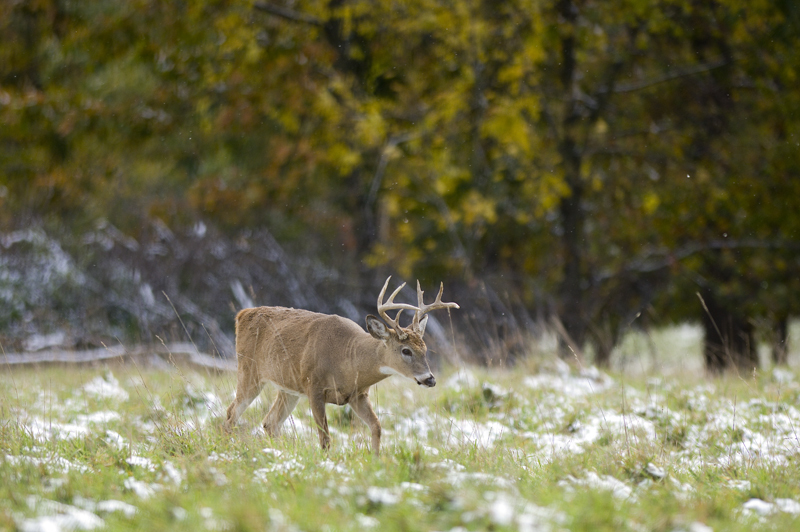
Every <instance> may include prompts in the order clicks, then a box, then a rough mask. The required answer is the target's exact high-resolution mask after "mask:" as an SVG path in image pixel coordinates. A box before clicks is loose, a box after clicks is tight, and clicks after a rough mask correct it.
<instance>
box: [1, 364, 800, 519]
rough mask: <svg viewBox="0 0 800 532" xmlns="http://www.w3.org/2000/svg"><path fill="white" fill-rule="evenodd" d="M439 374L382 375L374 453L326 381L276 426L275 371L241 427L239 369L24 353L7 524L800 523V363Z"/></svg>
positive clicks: (12, 394) (15, 394) (9, 379)
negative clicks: (269, 424)
mask: <svg viewBox="0 0 800 532" xmlns="http://www.w3.org/2000/svg"><path fill="white" fill-rule="evenodd" d="M534 366H535V367H534ZM437 378H438V380H439V382H440V384H439V385H437V387H436V388H434V389H430V390H429V389H422V388H419V387H416V386H414V385H413V384H411V383H408V384H407V383H406V382H404V381H402V380H400V379H399V378H397V377H393V378H391V379H389V380H387V381H384V382H383V383H381V384H379V385H378V386H377V388H376V389H374V390H373V393H372V397H373V404H374V405H375V406H376V410H377V411H378V416H379V418H380V419H381V423H382V425H383V427H384V434H383V438H382V445H383V448H382V454H381V456H380V457H378V458H374V457H373V456H372V455H371V453H370V450H369V434H368V431H367V430H366V427H364V426H363V424H362V423H361V422H360V421H359V420H358V419H357V418H355V417H354V416H353V414H352V412H350V411H349V409H348V408H346V407H345V408H343V407H336V406H329V407H328V416H329V422H330V426H331V429H332V438H333V447H332V449H331V450H330V451H329V452H327V453H325V452H323V451H321V450H320V449H319V446H318V443H317V437H316V434H315V432H314V430H312V426H313V421H312V419H311V415H310V411H309V408H308V403H307V401H301V402H300V404H299V405H298V408H297V409H296V410H295V412H294V415H293V416H292V418H291V420H290V422H287V424H286V426H285V433H284V435H283V436H282V437H281V438H278V439H275V440H271V439H270V438H268V437H266V436H264V435H263V433H261V432H260V430H258V428H259V422H260V419H261V418H262V417H263V416H264V415H265V413H266V409H267V408H268V406H269V401H270V399H271V397H270V395H271V393H272V391H269V390H268V391H266V392H265V394H264V395H263V396H262V400H261V402H259V403H257V404H254V405H253V406H251V408H250V409H249V410H248V411H247V412H246V413H245V415H244V416H243V420H242V422H241V424H240V427H239V429H238V431H237V432H236V433H235V434H234V435H232V436H231V435H223V434H222V433H221V432H220V431H219V425H220V422H221V416H222V415H223V414H224V411H225V408H226V407H227V404H228V402H229V401H230V399H231V394H232V392H233V387H234V382H235V379H234V376H233V375H231V374H223V375H211V374H204V373H197V372H194V371H191V370H189V369H186V368H172V369H155V368H137V367H114V368H105V367H101V368H95V369H76V368H68V367H67V368H49V369H48V368H45V369H39V370H30V369H28V370H15V371H5V372H4V373H3V374H2V375H0V448H1V450H2V452H0V529H8V530H14V529H18V530H45V529H46V528H44V527H45V526H48V525H50V526H58V527H60V528H61V529H65V530H70V529H82V528H83V529H91V528H94V527H99V526H104V527H105V529H106V530H132V529H145V530H146V529H152V530H162V529H170V530H243V531H244V530H265V529H266V530H336V531H338V530H344V531H346V530H365V529H370V528H372V529H375V530H381V531H382V532H383V531H387V532H388V531H394V530H397V531H400V530H440V531H446V530H455V531H461V530H498V531H502V530H530V531H534V530H536V531H538V530H553V531H556V530H574V531H579V530H587V531H588V530H592V531H601V530H613V531H614V532H619V531H623V530H632V531H641V530H655V531H673V530H695V531H700V530H706V529H705V528H703V527H704V526H706V527H710V528H712V529H714V530H752V529H755V528H761V529H775V530H786V529H789V528H792V527H797V526H798V518H800V503H798V502H797V501H800V460H799V459H800V454H799V453H798V451H800V443H799V442H800V440H798V436H797V434H796V430H795V429H796V427H798V425H800V411H799V410H798V409H797V408H796V406H795V405H797V404H798V400H799V399H800V385H798V383H797V380H796V378H795V376H793V375H791V374H788V373H776V374H775V375H773V374H772V373H769V372H766V373H764V374H757V375H751V376H748V378H747V379H746V380H743V379H741V378H737V377H735V376H727V377H723V378H720V379H715V380H706V379H704V378H703V376H702V375H699V374H697V373H689V374H679V375H672V376H669V377H663V378H656V377H655V376H654V375H652V374H650V375H637V376H633V377H632V376H630V374H628V375H627V376H626V375H623V374H617V375H611V376H608V375H604V374H602V373H599V372H592V371H581V370H580V368H571V367H569V366H567V365H566V364H564V363H560V362H557V361H555V360H550V361H544V362H540V363H537V364H535V365H534V364H529V366H528V367H520V368H517V369H516V370H514V371H511V370H499V369H495V370H479V369H469V370H465V369H460V370H456V369H455V368H450V369H449V370H445V371H444V372H443V374H441V375H437ZM753 499H757V500H756V501H753ZM109 501H111V502H109ZM52 529H53V528H50V530H52Z"/></svg>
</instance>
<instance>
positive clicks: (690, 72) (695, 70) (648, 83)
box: [600, 59, 730, 94]
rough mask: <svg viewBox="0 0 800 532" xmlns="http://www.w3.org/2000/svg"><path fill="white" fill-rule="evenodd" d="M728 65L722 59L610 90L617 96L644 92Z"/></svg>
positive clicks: (727, 62)
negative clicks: (647, 89)
mask: <svg viewBox="0 0 800 532" xmlns="http://www.w3.org/2000/svg"><path fill="white" fill-rule="evenodd" d="M728 64H730V62H729V61H726V60H725V59H720V60H718V61H715V62H713V63H706V64H703V65H694V66H691V67H687V68H684V69H680V70H677V71H675V72H669V73H667V74H664V75H663V76H661V77H658V78H653V79H647V80H643V81H638V82H635V83H625V84H622V85H619V86H618V87H612V88H611V89H610V90H611V92H614V93H615V94H620V93H625V92H634V91H638V90H642V89H646V88H649V87H652V86H653V85H658V84H659V83H665V82H667V81H672V80H675V79H679V78H684V77H687V76H694V75H695V74H702V73H703V72H709V71H711V70H714V69H717V68H720V67H724V66H726V65H728ZM607 90H608V89H601V91H600V92H603V91H607Z"/></svg>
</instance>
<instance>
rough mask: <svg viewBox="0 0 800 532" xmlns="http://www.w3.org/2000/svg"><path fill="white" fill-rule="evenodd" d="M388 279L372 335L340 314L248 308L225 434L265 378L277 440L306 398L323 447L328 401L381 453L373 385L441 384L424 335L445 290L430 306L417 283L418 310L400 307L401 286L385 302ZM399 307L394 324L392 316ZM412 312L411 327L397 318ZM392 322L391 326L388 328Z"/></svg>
mask: <svg viewBox="0 0 800 532" xmlns="http://www.w3.org/2000/svg"><path fill="white" fill-rule="evenodd" d="M389 279H391V277H389V278H388V279H386V283H385V284H384V285H383V289H382V290H381V293H380V295H379V296H378V314H379V315H380V317H381V318H383V321H381V320H380V319H378V318H376V317H375V316H372V315H369V316H367V331H368V332H364V330H363V329H362V328H361V327H359V326H358V325H357V324H356V323H355V322H354V321H352V320H349V319H347V318H343V317H341V316H336V315H330V314H318V313H316V312H309V311H307V310H299V309H292V308H284V307H258V308H249V309H244V310H242V311H241V312H239V313H238V314H237V315H236V356H237V359H238V363H239V368H238V373H237V383H236V399H234V401H233V402H232V403H231V405H230V406H229V407H228V416H227V419H226V420H225V425H224V428H225V430H228V431H229V430H231V429H232V428H233V427H234V426H235V425H236V422H237V420H238V419H239V417H240V416H241V415H242V413H243V412H244V411H245V410H246V409H247V407H248V406H249V405H250V403H251V402H253V399H255V398H256V397H257V396H258V394H259V393H260V392H261V390H262V388H263V387H264V385H265V384H266V383H267V381H270V382H272V383H274V384H275V385H276V386H277V387H278V397H277V398H276V399H275V402H274V403H273V404H272V407H271V408H270V409H269V412H268V413H267V415H266V417H265V418H264V421H263V422H262V423H263V425H264V429H265V430H266V431H267V434H269V435H271V436H273V437H274V436H277V435H278V434H279V433H280V430H281V425H283V422H284V421H286V418H288V417H289V414H291V412H292V410H293V409H294V407H295V406H296V405H297V402H298V401H299V400H300V397H301V396H307V397H308V401H309V403H310V404H311V412H312V413H313V415H314V421H315V422H316V425H317V429H318V432H319V443H320V445H321V446H322V448H323V449H327V448H328V446H329V445H330V435H329V433H328V421H327V418H326V416H325V403H333V404H336V405H344V404H349V405H350V406H351V407H352V409H353V411H354V412H355V413H356V414H357V415H358V417H360V418H361V419H362V420H363V421H364V423H366V424H367V425H368V426H369V428H370V430H371V431H372V450H373V452H374V453H375V454H378V452H379V449H380V442H381V425H380V423H379V422H378V418H377V416H376V415H375V412H374V411H373V410H372V405H371V404H370V402H369V397H368V394H369V388H370V386H372V385H373V384H375V383H377V382H379V381H382V380H383V379H385V378H386V377H388V376H389V375H393V374H398V375H402V376H404V377H408V378H410V379H414V380H416V381H417V383H418V384H421V385H423V386H427V387H432V386H435V385H436V379H435V378H434V377H433V374H432V373H431V369H430V366H429V365H428V357H427V350H428V348H427V347H426V346H425V342H423V341H422V335H423V334H424V333H425V325H426V324H427V323H428V316H426V314H427V313H428V312H430V311H432V310H436V309H441V308H459V307H458V305H457V304H455V303H442V290H444V286H443V285H440V287H439V295H437V296H436V300H435V301H434V302H433V303H432V304H430V305H426V304H424V303H423V301H422V290H421V289H420V286H419V281H417V301H418V303H417V304H418V306H416V307H415V306H413V305H408V304H405V303H395V302H394V298H395V296H396V295H397V294H398V293H399V292H400V290H401V289H402V288H403V287H404V286H405V283H403V284H402V285H400V287H399V288H397V290H395V291H394V292H393V293H392V295H390V296H389V299H388V300H387V301H386V302H385V303H384V302H383V297H384V294H385V293H386V288H387V287H388V286H389ZM390 310H397V314H396V315H395V317H394V319H392V318H390V317H389V315H388V314H387V312H388V311H390ZM404 310H413V311H414V317H413V319H412V321H411V326H410V327H408V328H405V327H401V326H400V323H399V320H400V314H402V312H403V311H404ZM387 325H388V326H389V327H387Z"/></svg>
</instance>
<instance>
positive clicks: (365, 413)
mask: <svg viewBox="0 0 800 532" xmlns="http://www.w3.org/2000/svg"><path fill="white" fill-rule="evenodd" d="M367 393H368V392H364V393H361V394H358V395H357V396H356V397H355V399H353V400H351V401H350V406H351V407H352V408H353V412H355V413H356V415H357V416H358V417H360V418H361V421H363V422H364V423H366V424H367V426H368V427H369V430H370V431H371V432H372V452H373V453H375V456H378V454H380V447H381V423H380V421H378V416H376V415H375V411H374V410H372V403H370V402H369V396H368V395H367Z"/></svg>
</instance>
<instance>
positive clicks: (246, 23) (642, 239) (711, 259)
mask: <svg viewBox="0 0 800 532" xmlns="http://www.w3.org/2000/svg"><path fill="white" fill-rule="evenodd" d="M790 4H791V3H788V2H784V3H775V2H766V1H760V2H744V1H742V0H724V1H720V2H714V3H708V4H692V3H687V2H683V1H676V0H659V1H658V2H643V1H639V0H616V1H613V2H591V1H590V2H584V1H575V2H572V1H568V0H564V1H562V2H557V3H556V2H539V1H524V0H515V1H510V2H503V3H502V5H499V6H498V5H497V4H496V3H492V2H482V1H478V0H459V1H456V2H439V1H436V0H424V1H423V0H417V1H413V2H402V3H397V2H390V1H384V0H381V1H377V2H375V1H369V2H368V1H365V0H351V1H346V2H339V1H323V0H302V1H298V2H294V3H292V6H291V9H289V10H288V11H286V9H284V11H283V12H282V13H283V14H280V13H278V14H276V12H275V11H274V9H273V10H271V9H270V8H269V6H270V5H272V6H275V5H278V4H277V3H276V4H265V5H266V6H267V7H266V8H263V5H262V8H259V3H256V4H255V5H254V4H253V3H252V2H245V1H241V0H239V1H235V2H213V1H208V0H193V1H191V2H188V3H171V2H166V3H165V2H156V1H152V0H137V1H135V2H127V3H122V4H120V3H118V2H110V1H101V2H91V3H89V4H83V3H80V2H78V3H75V2H66V1H63V0H61V1H59V0H42V1H26V2H13V3H9V2H7V3H4V4H3V6H2V7H0V122H2V123H3V128H2V131H0V212H1V213H2V214H0V222H2V226H3V227H15V226H16V225H17V224H19V220H20V219H21V218H20V217H21V216H22V217H28V216H35V217H46V218H51V219H55V220H57V221H58V223H59V224H66V225H68V226H69V227H76V228H78V227H83V226H85V225H86V224H87V223H89V222H93V221H94V220H96V219H98V218H102V219H108V220H110V221H111V223H113V224H114V225H116V226H117V227H120V228H121V229H122V230H123V231H124V232H126V233H128V234H130V235H133V236H136V235H137V232H139V231H141V230H142V229H141V228H142V227H143V226H144V223H143V222H144V221H145V220H151V219H153V218H158V219H161V220H163V221H164V222H166V223H167V225H169V226H172V225H188V224H191V223H194V221H196V220H198V219H205V220H211V221H213V222H214V223H215V224H217V225H219V226H220V227H222V228H224V229H228V230H234V229H239V228H242V227H257V226H262V225H270V226H273V227H279V228H281V232H282V233H281V236H283V237H285V238H287V239H295V240H298V241H302V239H304V238H307V235H308V234H314V235H317V236H316V237H315V238H318V239H319V241H320V242H324V243H334V244H330V245H331V247H332V249H337V250H338V249H342V250H344V254H345V255H346V256H347V257H348V261H349V262H350V263H352V264H357V265H358V264H361V263H362V261H363V264H366V265H367V266H369V267H386V268H391V269H395V270H397V271H399V272H400V273H401V274H402V275H404V276H412V275H417V276H419V277H422V278H442V277H461V278H464V279H466V280H467V281H468V282H473V281H474V280H475V279H476V278H485V277H487V276H496V277H499V276H506V278H510V279H514V281H511V282H510V283H511V284H512V286H514V287H516V288H520V287H521V288H522V290H518V291H519V292H520V297H521V299H522V300H523V302H524V303H525V304H527V305H529V306H530V305H534V304H540V302H539V301H536V300H535V299H534V298H535V297H536V296H535V294H542V293H543V294H546V295H547V296H548V297H551V298H552V297H556V298H558V299H559V302H560V307H559V309H560V313H561V315H562V317H564V318H565V323H566V325H567V328H568V329H569V330H570V332H572V333H573V334H575V335H576V338H577V339H578V340H581V339H582V338H583V334H582V333H581V330H582V328H585V327H586V324H594V326H595V328H594V332H592V335H593V337H594V340H595V342H596V343H601V344H602V341H601V340H602V337H603V335H604V334H605V335H606V336H608V335H610V336H611V340H610V342H611V344H613V343H615V341H616V338H617V337H618V336H619V334H620V331H621V330H622V329H623V328H624V327H625V325H626V324H627V323H628V322H629V321H630V319H632V318H633V316H635V315H636V312H638V311H641V310H642V309H645V308H650V309H651V310H652V315H653V316H654V317H655V318H656V319H661V320H664V319H673V318H686V317H689V316H691V317H697V316H699V315H700V314H701V313H702V310H701V308H700V306H699V305H698V304H697V301H696V298H695V297H694V293H695V292H697V291H698V290H699V289H701V290H706V289H708V290H710V291H711V292H712V293H713V295H714V297H716V298H717V299H719V300H720V301H722V302H723V303H724V304H727V305H735V306H738V307H741V308H742V310H743V312H745V313H746V314H747V315H748V316H767V317H781V316H786V315H788V314H789V313H792V312H797V309H798V306H800V303H799V302H798V300H797V297H796V294H798V293H800V285H798V283H800V280H798V278H797V277H796V275H794V272H796V271H797V268H798V267H799V266H800V263H798V260H800V259H798V257H799V256H800V253H798V245H797V241H798V231H799V230H800V216H798V212H800V209H798V200H797V198H800V180H798V179H796V178H795V176H796V175H797V173H798V171H800V155H798V154H800V150H798V149H797V147H798V139H800V130H798V127H799V124H800V122H798V119H797V117H798V116H800V114H798V111H800V92H798V89H797V88H796V87H797V86H798V84H797V76H798V73H797V67H796V65H797V64H800V61H798V56H797V54H798V52H797V50H798V49H800V47H798V46H797V44H798V43H797V35H798V32H797V31H796V30H797V28H798V14H797V13H798V12H797V9H796V8H795V7H794V6H793V5H790ZM286 13H289V15H287V14H286ZM331 253H332V255H333V256H332V258H331V260H332V261H333V262H334V263H336V262H337V260H339V259H340V258H341V253H339V252H338V251H333V252H331ZM658 295H661V296H662V297H660V298H659V297H657V296H658ZM651 304H654V305H655V306H652V307H648V305H651ZM572 314H576V315H577V314H579V315H580V316H578V317H577V318H576V319H577V320H578V321H581V320H582V321H583V322H584V326H582V327H579V326H578V325H577V323H578V322H575V323H572V322H571V321H567V320H566V318H567V317H570V316H571V315H572ZM603 331H605V332H603ZM579 343H581V342H579Z"/></svg>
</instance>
